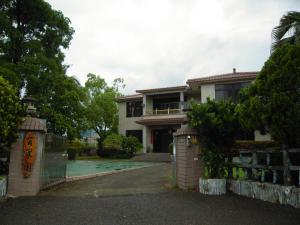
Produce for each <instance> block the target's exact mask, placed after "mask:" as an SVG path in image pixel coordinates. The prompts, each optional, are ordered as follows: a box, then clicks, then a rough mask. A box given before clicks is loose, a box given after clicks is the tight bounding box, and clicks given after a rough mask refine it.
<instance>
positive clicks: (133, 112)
mask: <svg viewBox="0 0 300 225" xmlns="http://www.w3.org/2000/svg"><path fill="white" fill-rule="evenodd" d="M142 105H143V102H142V101H136V102H127V103H126V116H127V117H140V116H142V114H143V106H142Z"/></svg>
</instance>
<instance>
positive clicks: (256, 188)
mask: <svg viewBox="0 0 300 225" xmlns="http://www.w3.org/2000/svg"><path fill="white" fill-rule="evenodd" d="M228 183H229V190H230V191H232V192H233V193H236V194H238V195H242V196H246V197H250V198H255V199H260V200H263V201H267V202H273V203H280V204H283V205H291V206H293V207H296V208H300V188H297V187H295V186H282V185H278V184H270V183H260V182H255V181H242V180H228Z"/></svg>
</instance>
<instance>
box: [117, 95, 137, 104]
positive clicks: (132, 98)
mask: <svg viewBox="0 0 300 225" xmlns="http://www.w3.org/2000/svg"><path fill="white" fill-rule="evenodd" d="M141 98H143V95H142V94H135V95H124V96H120V97H118V101H119V102H124V101H130V100H136V99H141Z"/></svg>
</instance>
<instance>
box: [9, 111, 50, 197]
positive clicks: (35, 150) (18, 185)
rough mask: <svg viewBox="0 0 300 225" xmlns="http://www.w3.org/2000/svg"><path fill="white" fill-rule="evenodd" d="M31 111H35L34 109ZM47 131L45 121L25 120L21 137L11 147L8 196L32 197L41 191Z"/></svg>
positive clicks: (29, 118) (20, 129) (33, 118)
mask: <svg viewBox="0 0 300 225" xmlns="http://www.w3.org/2000/svg"><path fill="white" fill-rule="evenodd" d="M29 109H30V110H35V108H34V107H31V108H30V107H29ZM34 113H35V111H34ZM46 131H47V130H46V124H45V122H44V120H42V119H38V118H35V117H31V116H28V117H25V118H24V121H23V123H22V124H21V126H20V127H19V137H18V139H17V141H16V142H15V143H14V144H13V145H12V147H11V152H10V163H9V175H8V190H7V194H8V196H32V195H36V194H37V193H38V192H39V191H40V187H41V172H42V156H43V150H44V145H45V133H46Z"/></svg>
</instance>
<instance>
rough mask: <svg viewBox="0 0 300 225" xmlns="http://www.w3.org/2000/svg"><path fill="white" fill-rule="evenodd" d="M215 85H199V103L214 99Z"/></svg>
mask: <svg viewBox="0 0 300 225" xmlns="http://www.w3.org/2000/svg"><path fill="white" fill-rule="evenodd" d="M215 96H216V94H215V85H214V84H204V85H201V102H202V103H205V102H206V99H207V98H210V99H215Z"/></svg>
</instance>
